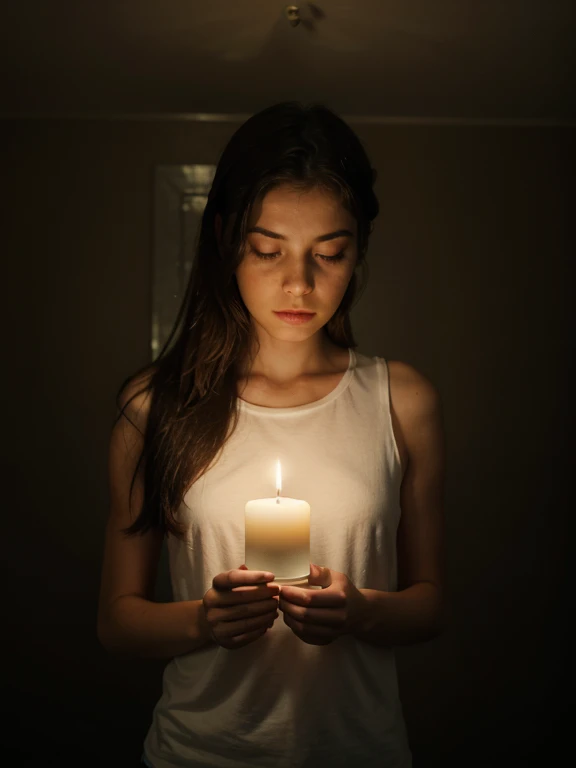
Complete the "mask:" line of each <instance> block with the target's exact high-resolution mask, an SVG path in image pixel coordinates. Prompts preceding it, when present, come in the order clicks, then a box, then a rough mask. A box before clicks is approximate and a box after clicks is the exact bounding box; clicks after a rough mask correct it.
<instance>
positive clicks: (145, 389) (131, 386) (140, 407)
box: [117, 368, 156, 434]
mask: <svg viewBox="0 0 576 768" xmlns="http://www.w3.org/2000/svg"><path fill="white" fill-rule="evenodd" d="M155 370H156V369H155V368H153V369H150V370H147V371H145V372H144V373H140V374H136V375H135V376H133V377H132V378H130V379H129V380H128V381H127V382H126V384H125V386H124V388H123V389H122V391H121V392H120V395H119V397H118V403H117V405H118V414H117V415H118V416H119V417H120V416H122V417H124V418H125V419H126V420H127V421H129V422H130V423H131V424H132V425H133V426H135V427H136V428H137V429H138V431H139V432H141V433H142V434H144V432H145V430H146V422H147V420H148V413H149V410H150V402H151V395H152V388H151V382H152V377H153V375H154V372H155Z"/></svg>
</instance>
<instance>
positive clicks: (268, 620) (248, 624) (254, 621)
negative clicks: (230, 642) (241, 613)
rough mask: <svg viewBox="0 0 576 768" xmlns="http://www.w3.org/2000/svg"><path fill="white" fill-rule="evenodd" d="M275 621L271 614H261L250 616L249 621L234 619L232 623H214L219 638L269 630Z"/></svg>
mask: <svg viewBox="0 0 576 768" xmlns="http://www.w3.org/2000/svg"><path fill="white" fill-rule="evenodd" d="M274 621H275V616H274V614H273V613H270V612H268V613H263V614H262V615H261V616H252V617H251V618H249V619H246V618H244V619H236V620H234V621H218V622H216V626H217V630H216V631H217V634H218V636H219V637H235V636H237V635H240V634H243V633H244V632H255V631H256V630H258V629H262V628H264V629H269V628H270V627H271V626H272V625H273V624H274Z"/></svg>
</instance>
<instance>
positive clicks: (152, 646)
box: [97, 382, 213, 658]
mask: <svg viewBox="0 0 576 768" xmlns="http://www.w3.org/2000/svg"><path fill="white" fill-rule="evenodd" d="M141 386H142V383H141V382H138V383H137V384H131V385H130V386H129V387H128V388H127V391H126V393H125V395H124V402H123V403H122V404H123V405H124V403H126V402H127V401H128V400H129V398H130V396H131V395H132V394H133V393H134V392H137V391H138V390H139V389H140V388H141ZM148 405H149V396H148V395H147V394H146V393H144V394H142V395H139V396H137V397H136V398H134V400H133V401H132V403H131V404H130V405H129V406H128V407H127V410H126V413H127V414H128V416H129V417H130V421H132V422H133V423H134V424H136V427H134V426H132V424H130V421H129V420H128V419H127V418H126V417H125V416H122V417H121V418H120V419H119V420H118V421H117V422H116V424H115V426H114V429H113V430H112V435H111V438H110V449H109V463H108V466H109V482H110V512H109V517H108V523H107V526H106V539H105V546H104V558H103V565H102V577H101V586H100V599H99V605H98V626H97V634H98V639H99V641H100V643H101V644H102V645H103V646H104V648H106V650H108V651H110V652H112V653H118V654H122V655H130V656H138V657H142V658H171V657H173V656H178V655H181V654H185V653H190V652H192V651H195V650H196V649H198V648H201V647H202V646H204V645H206V644H207V643H212V642H213V641H212V640H211V639H210V635H209V632H210V628H209V626H208V623H207V622H206V617H205V614H204V606H203V603H202V600H189V601H180V602H172V603H157V602H155V601H154V600H153V595H154V585H155V582H156V574H157V570H158V561H159V558H160V552H161V548H162V540H163V536H162V533H161V532H159V531H157V530H150V531H148V532H146V533H145V534H135V535H133V536H128V535H126V534H124V533H123V532H122V529H123V528H126V527H128V526H129V525H130V524H131V523H132V522H133V521H134V520H135V519H136V517H137V516H138V514H139V513H140V510H141V508H142V503H143V498H144V495H143V488H144V484H143V466H141V467H140V470H139V474H138V476H137V478H136V481H135V483H134V489H133V492H132V507H131V510H132V511H131V512H130V508H129V505H128V497H129V492H130V483H131V481H132V475H133V473H134V470H135V468H136V465H137V462H138V458H139V456H140V453H141V451H142V446H143V437H142V434H143V433H144V431H145V428H146V419H147V409H148Z"/></svg>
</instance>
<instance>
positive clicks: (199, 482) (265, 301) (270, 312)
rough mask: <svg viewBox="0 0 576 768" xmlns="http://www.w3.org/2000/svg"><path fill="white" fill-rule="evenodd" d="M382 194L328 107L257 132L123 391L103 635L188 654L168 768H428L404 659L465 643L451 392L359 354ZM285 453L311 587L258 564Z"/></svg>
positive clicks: (167, 686)
mask: <svg viewBox="0 0 576 768" xmlns="http://www.w3.org/2000/svg"><path fill="white" fill-rule="evenodd" d="M375 176H376V173H375V171H374V170H373V169H372V168H371V166H370V163H369V160H368V158H367V156H366V153H365V151H364V149H363V147H362V145H361V143H360V141H359V139H358V138H357V137H356V135H355V134H354V132H353V131H352V130H351V129H350V128H349V127H348V126H347V125H346V123H345V122H343V121H342V120H341V119H340V118H339V117H338V116H336V115H335V114H334V113H333V112H331V111H330V110H328V109H327V108H325V107H323V106H319V105H314V106H311V107H304V106H302V105H300V104H299V103H294V102H288V103H282V104H278V105H276V106H273V107H270V108H269V109H265V110H264V111H262V112H260V113H258V114H256V115H254V116H253V117H251V118H250V119H249V120H248V121H247V122H246V123H244V124H243V125H242V126H241V127H240V128H239V129H238V130H237V131H236V133H235V134H234V135H233V137H232V138H231V140H230V142H229V144H228V145H227V147H226V148H225V150H224V152H223V154H222V157H221V159H220V162H219V164H218V168H217V171H216V175H215V178H214V183H213V185H212V189H211V191H210V195H209V197H208V202H207V205H206V209H205V211H204V215H203V219H202V226H201V231H200V236H199V240H198V243H197V252H196V254H195V260H194V266H193V268H192V274H191V277H190V282H189V285H188V288H187V292H186V295H185V297H184V301H183V303H182V307H181V310H180V314H179V317H178V319H177V321H176V324H175V326H174V330H173V332H172V335H171V338H170V339H169V340H168V342H167V344H166V345H165V347H164V349H163V350H162V352H161V354H160V355H159V357H158V358H157V360H156V361H155V362H154V363H153V364H152V365H150V366H148V367H147V368H145V369H143V370H141V371H139V372H138V373H136V374H135V375H134V376H132V377H131V378H130V379H128V380H127V381H126V382H125V383H124V385H123V386H122V388H121V390H120V393H119V414H118V418H117V421H116V423H115V426H114V428H113V431H112V436H111V442H110V460H109V467H110V489H111V509H110V516H109V521H108V525H107V533H106V545H105V552H104V563H103V572H102V585H101V595H100V606H99V616H98V636H99V639H100V641H101V643H102V644H103V645H104V646H105V647H106V648H107V649H109V650H110V651H111V652H120V653H132V654H136V655H138V656H141V657H164V658H167V659H170V661H169V663H168V664H167V666H166V669H165V672H164V678H163V693H162V696H161V698H160V700H159V701H158V703H157V705H156V707H155V709H154V713H153V719H152V724H151V726H150V729H149V731H148V734H147V737H146V739H145V743H144V754H143V756H142V761H143V763H145V764H146V765H148V766H153V768H176V766H196V767H197V768H205V767H207V766H213V767H214V768H328V767H329V768H345V767H346V768H347V767H348V766H352V765H354V766H355V765H358V766H362V768H376V767H378V768H408V766H410V765H411V762H412V758H411V751H410V748H409V745H408V740H407V735H406V728H405V724H404V719H403V715H402V708H401V704H400V700H399V694H398V685H397V676H396V667H395V660H394V650H393V649H394V646H395V645H398V644H409V643H417V642H421V641H424V640H427V639H429V638H432V637H434V636H435V635H436V634H437V633H438V632H439V631H440V630H441V627H442V625H443V615H444V608H443V606H444V600H443V586H442V582H443V578H442V566H441V562H442V551H441V550H442V518H443V510H442V506H443V501H442V496H443V488H442V486H443V472H444V447H443V430H442V417H441V408H440V400H439V395H438V392H437V390H436V389H435V387H434V386H433V385H432V384H431V383H430V381H428V380H427V379H426V378H425V377H424V376H423V375H422V374H420V373H419V372H418V371H416V370H415V369H414V368H413V367H412V366H410V365H407V364H404V363H401V362H397V361H395V362H392V361H387V360H386V359H385V358H384V357H377V356H376V357H369V356H366V355H363V354H361V353H360V352H359V351H358V352H357V351H355V348H356V346H357V345H356V344H355V342H354V338H353V335H352V329H351V325H350V316H349V312H350V308H351V306H352V305H353V302H354V299H355V298H356V290H357V270H358V269H359V268H363V267H365V256H366V250H367V246H368V239H369V235H370V233H371V230H372V222H373V220H374V219H375V217H376V216H377V214H378V202H377V199H376V197H375V195H374V192H373V188H372V187H373V183H374V180H375ZM302 310H304V311H306V312H308V313H310V314H309V316H308V317H307V318H306V320H305V322H302V321H299V322H297V323H295V322H294V320H293V319H290V318H289V317H287V316H286V315H285V314H282V313H285V312H294V311H302ZM277 458H280V462H281V468H282V495H283V496H287V497H292V498H296V499H304V500H306V501H307V502H308V503H309V504H310V507H311V523H310V526H311V527H310V559H311V560H312V563H311V565H310V577H309V579H308V584H307V585H303V586H302V587H297V586H292V587H280V586H279V585H278V584H276V583H274V574H273V573H265V572H262V571H253V570H248V569H247V567H246V565H245V563H244V544H245V537H244V534H245V531H244V507H245V504H246V502H247V501H248V500H250V499H258V498H269V497H272V496H274V495H276V486H275V469H276V459H277ZM165 536H166V538H167V546H168V552H169V559H170V574H171V582H172V589H173V595H174V602H170V603H158V602H155V601H154V599H153V595H154V585H155V577H156V570H157V563H158V558H159V554H160V551H161V546H162V541H163V539H164V537H165ZM309 587H311V588H309ZM277 618H280V619H281V620H280V621H276V619H277Z"/></svg>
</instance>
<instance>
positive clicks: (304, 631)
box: [284, 616, 339, 645]
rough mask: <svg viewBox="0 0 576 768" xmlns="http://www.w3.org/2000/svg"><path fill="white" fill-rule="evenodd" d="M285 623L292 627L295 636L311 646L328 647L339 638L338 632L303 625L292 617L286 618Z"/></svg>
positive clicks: (321, 627)
mask: <svg viewBox="0 0 576 768" xmlns="http://www.w3.org/2000/svg"><path fill="white" fill-rule="evenodd" d="M284 623H285V624H286V625H287V626H288V627H290V629H291V630H292V632H294V634H295V635H297V636H298V637H299V638H300V639H301V640H303V641H304V642H305V643H308V644H310V645H328V643H331V642H332V641H333V640H336V638H337V637H339V634H338V632H335V631H334V629H332V628H330V627H323V626H318V625H314V626H311V625H307V624H303V623H302V622H300V621H297V620H296V619H293V618H292V617H291V616H284Z"/></svg>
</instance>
